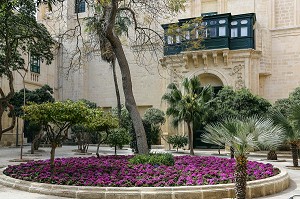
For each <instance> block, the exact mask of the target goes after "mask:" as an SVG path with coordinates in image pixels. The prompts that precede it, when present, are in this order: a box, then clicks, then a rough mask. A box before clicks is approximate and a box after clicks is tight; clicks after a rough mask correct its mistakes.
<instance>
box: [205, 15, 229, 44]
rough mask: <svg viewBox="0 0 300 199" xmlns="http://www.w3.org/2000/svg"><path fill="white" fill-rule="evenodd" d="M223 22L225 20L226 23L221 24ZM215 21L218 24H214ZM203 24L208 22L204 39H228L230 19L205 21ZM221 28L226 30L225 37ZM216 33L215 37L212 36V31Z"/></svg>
mask: <svg viewBox="0 0 300 199" xmlns="http://www.w3.org/2000/svg"><path fill="white" fill-rule="evenodd" d="M221 20H225V22H224V23H220V21H221ZM213 21H215V22H216V23H214V24H212V22H213ZM203 22H206V26H205V28H204V34H205V35H204V38H205V39H214V38H222V37H228V35H229V33H228V19H227V18H213V19H205V20H203ZM220 27H222V28H225V35H220ZM212 29H213V30H214V31H215V36H211V35H210V30H212Z"/></svg>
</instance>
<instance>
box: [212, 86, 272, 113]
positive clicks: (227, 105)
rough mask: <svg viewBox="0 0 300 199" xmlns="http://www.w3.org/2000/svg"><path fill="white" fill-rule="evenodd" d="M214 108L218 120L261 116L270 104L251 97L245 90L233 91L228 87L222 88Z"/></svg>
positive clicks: (261, 99) (254, 96)
mask: <svg viewBox="0 0 300 199" xmlns="http://www.w3.org/2000/svg"><path fill="white" fill-rule="evenodd" d="M214 106H215V114H216V115H217V116H218V117H219V118H226V117H239V116H243V117H251V116H254V115H259V116H263V115H266V113H267V112H268V110H269V108H270V107H271V104H270V103H269V102H268V101H267V100H266V99H263V98H261V97H259V96H256V95H253V94H252V93H251V92H250V91H249V90H248V89H246V88H242V89H240V90H237V91H234V90H233V89H232V88H230V87H224V88H223V89H222V90H220V91H219V92H218V94H217V96H216V100H215V102H214Z"/></svg>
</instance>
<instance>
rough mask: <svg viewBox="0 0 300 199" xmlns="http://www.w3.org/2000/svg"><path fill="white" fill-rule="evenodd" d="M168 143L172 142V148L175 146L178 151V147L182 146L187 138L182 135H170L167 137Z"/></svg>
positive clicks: (185, 143)
mask: <svg viewBox="0 0 300 199" xmlns="http://www.w3.org/2000/svg"><path fill="white" fill-rule="evenodd" d="M167 142H168V144H172V145H173V148H176V151H177V152H178V148H182V147H184V146H185V145H187V143H188V138H187V137H186V136H182V135H171V136H169V137H168V139H167Z"/></svg>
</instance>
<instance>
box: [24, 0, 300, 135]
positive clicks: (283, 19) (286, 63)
mask: <svg viewBox="0 0 300 199" xmlns="http://www.w3.org/2000/svg"><path fill="white" fill-rule="evenodd" d="M76 2H77V4H76ZM75 5H77V6H75ZM60 9H61V12H60V13H61V14H60V15H59V16H58V15H55V14H54V13H53V12H48V11H47V9H46V8H44V7H43V8H41V9H40V13H39V15H38V19H39V20H40V21H41V22H42V23H44V24H45V25H46V26H48V27H49V30H50V32H51V33H52V34H53V35H54V37H55V38H56V40H57V42H58V43H60V49H59V50H58V53H57V56H56V61H55V62H54V63H53V64H54V65H53V67H52V69H53V71H52V72H51V73H50V74H51V75H52V76H50V77H49V79H50V80H49V82H52V85H53V86H54V88H55V90H56V91H57V96H56V97H57V99H59V100H65V99H73V100H76V99H81V98H85V99H88V100H90V101H94V102H96V103H97V104H98V105H99V106H102V107H104V108H107V109H108V108H111V107H114V106H116V97H115V91H114V84H113V78H112V70H111V68H110V66H109V64H107V63H105V62H103V61H101V60H100V58H99V56H91V57H88V58H87V59H86V60H85V61H82V62H80V63H76V62H70V58H71V57H72V56H71V54H72V50H71V49H74V45H75V43H76V40H74V39H70V38H69V39H66V40H63V39H62V38H60V37H57V35H60V34H62V33H63V32H66V31H67V30H68V29H72V28H73V29H75V31H74V32H73V33H75V35H76V34H77V33H78V31H79V30H78V29H76V28H77V26H76V22H77V21H78V20H79V21H80V20H83V18H84V17H87V16H93V13H92V11H91V10H90V9H91V8H90V7H89V6H88V5H87V4H86V3H85V1H80V0H67V1H64V4H63V5H62V8H60ZM76 13H78V15H77V14H76ZM199 16H203V25H205V26H206V27H207V28H206V31H205V33H204V34H205V36H206V38H205V41H204V44H205V49H198V50H197V49H196V50H195V49H194V50H193V51H191V50H189V49H188V48H184V47H183V46H184V43H185V42H186V41H187V40H192V39H193V37H195V35H194V34H192V32H190V33H187V34H188V35H187V36H186V37H185V38H178V37H176V36H175V37H173V38H170V37H168V36H165V44H164V49H163V53H161V54H160V55H158V58H157V59H155V58H150V53H149V54H147V53H146V54H145V56H144V57H146V58H147V59H146V61H144V62H143V64H142V65H141V64H137V61H136V58H135V57H134V56H133V51H134V50H135V48H130V44H129V43H128V45H126V44H127V42H126V41H125V40H124V44H125V49H126V54H127V57H128V60H129V63H130V67H131V75H132V81H133V91H134V94H135V98H136V101H137V105H138V107H139V110H140V111H141V113H143V112H144V111H145V110H146V109H147V108H149V107H156V108H160V109H162V110H165V108H166V105H165V104H164V103H163V102H161V96H162V95H163V94H164V93H165V92H166V86H167V85H168V84H169V83H171V82H180V81H181V78H183V77H192V76H199V77H200V81H201V83H202V84H203V85H205V84H211V85H213V86H218V87H219V86H225V85H228V86H232V87H233V88H235V89H239V88H241V87H247V88H249V89H250V90H251V91H252V92H253V93H254V94H257V95H260V96H262V97H264V98H266V99H267V100H269V101H271V102H274V101H276V100H277V99H280V98H285V97H287V96H288V94H289V93H290V92H291V91H292V90H293V89H294V88H296V87H298V86H299V85H300V71H299V67H300V45H297V43H298V42H300V0H243V1H240V0H188V1H187V5H186V9H185V12H183V13H181V14H179V15H178V17H177V19H174V20H172V21H167V20H164V21H162V22H161V25H162V24H163V25H162V28H161V29H160V31H163V30H165V31H166V30H167V28H168V24H170V23H179V24H180V23H182V22H184V21H188V20H190V19H192V18H194V17H199ZM83 35H84V38H83V40H88V39H90V38H89V35H88V34H87V33H84V34H83ZM83 40H81V41H79V43H80V42H82V41H83ZM137 49H139V48H137ZM148 55H149V56H148ZM159 59H160V61H159ZM68 66H73V69H77V70H69V67H68ZM79 66H80V67H79ZM49 70H50V69H49ZM54 71H58V72H57V73H56V72H54ZM41 75H44V74H43V73H42V72H41ZM118 76H119V77H120V75H118ZM29 77H30V75H29V76H28V78H29ZM119 84H120V88H121V79H119ZM121 93H122V89H121ZM178 131H181V130H178ZM174 132H175V131H174V130H172V128H171V125H169V124H168V123H167V124H166V125H165V126H164V134H170V133H174ZM196 137H197V135H196Z"/></svg>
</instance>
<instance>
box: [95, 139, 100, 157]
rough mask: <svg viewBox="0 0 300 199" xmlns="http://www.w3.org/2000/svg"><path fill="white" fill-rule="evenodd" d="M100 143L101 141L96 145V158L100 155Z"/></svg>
mask: <svg viewBox="0 0 300 199" xmlns="http://www.w3.org/2000/svg"><path fill="white" fill-rule="evenodd" d="M100 144H101V143H98V145H97V151H96V156H97V157H98V158H99V157H100V154H99V149H100Z"/></svg>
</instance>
